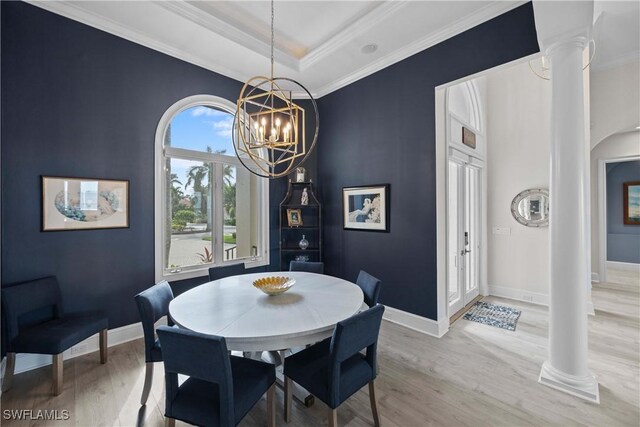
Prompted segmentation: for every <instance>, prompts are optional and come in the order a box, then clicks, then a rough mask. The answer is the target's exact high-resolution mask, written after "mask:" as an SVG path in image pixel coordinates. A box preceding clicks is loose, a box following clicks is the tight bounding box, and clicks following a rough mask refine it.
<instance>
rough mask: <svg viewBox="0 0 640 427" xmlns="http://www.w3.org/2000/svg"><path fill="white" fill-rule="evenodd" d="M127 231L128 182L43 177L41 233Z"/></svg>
mask: <svg viewBox="0 0 640 427" xmlns="http://www.w3.org/2000/svg"><path fill="white" fill-rule="evenodd" d="M104 228H129V181H125V180H114V179H100V178H69V177H59V176H43V177H42V231H62V230H96V229H104Z"/></svg>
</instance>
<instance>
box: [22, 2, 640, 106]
mask: <svg viewBox="0 0 640 427" xmlns="http://www.w3.org/2000/svg"><path fill="white" fill-rule="evenodd" d="M27 1H29V2H30V3H32V4H35V5H37V6H39V7H42V8H44V9H47V10H50V11H52V12H54V13H58V14H60V15H63V16H66V17H69V18H71V19H75V20H77V21H80V22H83V23H85V24H88V25H91V26H93V27H96V28H99V29H101V30H104V31H107V32H109V33H112V34H115V35H117V36H120V37H123V38H125V39H128V40H131V41H134V42H136V43H139V44H142V45H144V46H147V47H150V48H152V49H155V50H158V51H161V52H164V53H167V54H169V55H172V56H174V57H177V58H180V59H182V60H185V61H188V62H191V63H194V64H197V65H199V66H202V67H204V68H207V69H210V70H212V71H216V72H218V73H220V74H223V75H226V76H229V77H231V78H234V79H237V80H240V81H245V80H247V79H248V78H249V77H251V76H254V75H268V73H269V56H270V27H269V24H270V17H271V12H270V3H269V1H264V0H262V1H181V0H174V1H148V0H147V1H144V0H143V1H100V0H97V1H96V0H92V1H89V0H85V1H65V0H57V1H38V0H27ZM523 3H524V1H408V0H393V1H390V0H387V1H371V0H360V1H305V0H297V1H283V0H278V1H276V3H275V27H276V29H275V32H276V37H275V39H276V40H275V45H276V52H275V60H276V72H275V74H276V75H277V76H278V75H279V76H286V77H290V78H293V79H295V80H297V81H299V82H300V83H302V84H303V85H305V86H306V87H307V89H308V90H309V91H310V92H311V93H312V94H313V95H314V96H316V97H320V96H323V95H325V94H327V93H329V92H332V91H334V90H336V89H339V88H340V87H343V86H345V85H347V84H349V83H352V82H354V81H356V80H358V79H360V78H362V77H365V76H367V75H369V74H371V73H374V72H376V71H378V70H380V69H382V68H384V67H387V66H389V65H391V64H393V63H395V62H398V61H400V60H402V59H404V58H406V57H408V56H410V55H413V54H415V53H417V52H419V51H421V50H424V49H426V48H428V47H430V46H433V45H434V44H437V43H439V42H441V41H443V40H445V39H447V38H450V37H452V36H454V35H455V34H458V33H460V32H463V31H465V30H467V29H469V28H471V27H474V26H476V25H478V24H480V23H482V22H485V21H487V20H489V19H491V18H493V17H495V16H498V15H500V14H502V13H504V12H506V11H508V10H511V9H513V8H514V7H516V6H519V5H521V4H523ZM602 3H606V4H605V5H604V7H601V9H602V10H603V11H604V14H603V16H604V18H603V20H602V21H601V22H599V23H598V27H597V29H598V30H599V37H600V38H601V39H602V40H601V42H598V44H599V45H600V44H604V46H598V48H599V50H598V52H599V53H600V55H596V59H594V64H595V61H599V62H598V64H605V63H606V62H607V61H609V60H610V59H611V58H614V57H615V58H618V57H620V55H621V53H620V51H621V50H624V51H625V52H626V54H627V55H629V53H628V52H627V51H631V50H633V49H634V45H633V43H629V42H620V41H619V39H625V40H626V38H628V37H629V36H628V34H629V32H628V27H633V26H634V25H635V33H633V32H632V33H631V35H634V34H635V43H636V44H635V49H636V51H637V50H638V47H637V43H638V37H637V36H638V31H639V30H638V24H637V23H634V20H633V19H629V16H628V15H629V8H635V10H637V8H638V2H602ZM609 3H611V4H613V3H616V4H615V5H614V6H609ZM618 3H620V4H618ZM636 16H637V13H636ZM632 29H633V28H632ZM368 44H376V45H377V46H378V49H377V50H376V51H375V52H374V53H371V54H364V53H362V51H361V49H362V47H363V46H364V45H368ZM609 45H611V46H612V47H611V48H610V49H609V48H608V47H607V46H609ZM615 58H614V59H615Z"/></svg>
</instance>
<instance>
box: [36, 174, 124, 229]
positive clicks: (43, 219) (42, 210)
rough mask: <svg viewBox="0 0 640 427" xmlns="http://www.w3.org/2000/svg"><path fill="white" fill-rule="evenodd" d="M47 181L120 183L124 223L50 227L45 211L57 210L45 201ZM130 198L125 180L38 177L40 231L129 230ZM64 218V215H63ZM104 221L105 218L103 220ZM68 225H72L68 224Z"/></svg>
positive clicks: (54, 176)
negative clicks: (123, 203) (122, 195)
mask: <svg viewBox="0 0 640 427" xmlns="http://www.w3.org/2000/svg"><path fill="white" fill-rule="evenodd" d="M48 180H70V181H71V180H73V181H98V182H109V183H120V184H122V185H123V188H124V191H125V193H126V194H125V196H124V198H123V199H124V200H126V202H125V203H126V206H125V209H124V213H123V215H124V223H123V224H122V225H119V224H118V225H97V226H95V227H82V226H80V227H55V226H53V225H51V224H50V223H49V222H51V221H48V220H47V218H48V215H49V212H48V210H47V209H53V210H57V209H56V207H55V205H54V204H53V203H55V202H54V201H50V200H48V199H47V196H48V195H47V194H45V191H46V185H47V181H48ZM130 198H131V191H130V183H129V180H127V179H113V178H92V177H78V176H56V175H41V177H40V214H41V221H40V230H41V231H43V232H50V231H83V230H111V229H122V228H129V227H130V222H131V221H130V206H131V204H130ZM48 202H52V205H51V206H48ZM57 213H58V214H61V215H62V213H61V212H60V211H57ZM65 216H66V215H65ZM105 219H106V218H105ZM77 222H78V223H80V224H87V223H88V222H83V221H77ZM95 222H96V223H99V222H100V221H95ZM70 224H73V223H71V222H70Z"/></svg>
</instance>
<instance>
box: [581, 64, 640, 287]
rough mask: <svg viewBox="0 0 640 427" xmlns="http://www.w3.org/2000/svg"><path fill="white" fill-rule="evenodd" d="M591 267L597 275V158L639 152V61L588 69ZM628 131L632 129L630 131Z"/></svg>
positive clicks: (596, 277)
mask: <svg viewBox="0 0 640 427" xmlns="http://www.w3.org/2000/svg"><path fill="white" fill-rule="evenodd" d="M590 90H591V219H592V220H591V271H592V272H593V274H592V277H593V278H594V279H596V280H597V279H599V276H600V273H601V272H600V265H599V261H600V250H599V246H600V238H599V234H598V233H599V225H598V223H599V221H600V216H599V212H598V160H599V159H608V158H615V157H627V156H635V155H638V153H639V152H640V142H639V141H640V134H639V133H638V132H637V131H636V129H635V128H636V127H637V126H640V61H638V60H635V61H632V62H627V63H624V64H620V65H618V66H615V67H610V68H605V69H600V70H594V71H593V72H592V73H591V88H590ZM630 131H631V132H630Z"/></svg>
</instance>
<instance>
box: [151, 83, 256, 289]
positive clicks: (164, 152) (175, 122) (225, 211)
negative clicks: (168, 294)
mask: <svg viewBox="0 0 640 427" xmlns="http://www.w3.org/2000/svg"><path fill="white" fill-rule="evenodd" d="M234 109H235V105H234V104H233V103H231V102H229V101H228V100H226V99H223V98H219V97H215V96H209V95H197V96H192V97H189V98H185V99H183V100H180V101H178V102H177V103H175V104H174V105H172V106H171V107H170V108H169V109H168V110H167V111H166V112H165V114H164V115H163V116H162V119H161V120H160V123H159V125H158V129H157V131H156V156H155V157H156V185H155V187H156V213H155V220H156V227H155V228H156V279H157V280H161V279H163V278H166V279H172V280H176V279H183V278H188V277H197V276H203V275H206V274H207V271H206V270H207V269H208V268H211V267H217V266H222V265H227V264H236V263H240V262H244V263H247V264H248V263H251V265H252V266H253V265H265V264H267V263H268V253H267V244H268V228H269V226H268V209H267V207H268V194H269V193H268V191H269V187H268V181H267V180H265V179H262V178H259V177H257V176H255V175H253V174H251V173H250V172H249V171H248V170H246V169H245V168H244V167H243V166H242V164H241V163H240V162H239V161H238V159H237V157H236V155H235V151H234V149H233V143H232V140H231V131H232V126H233V111H234Z"/></svg>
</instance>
